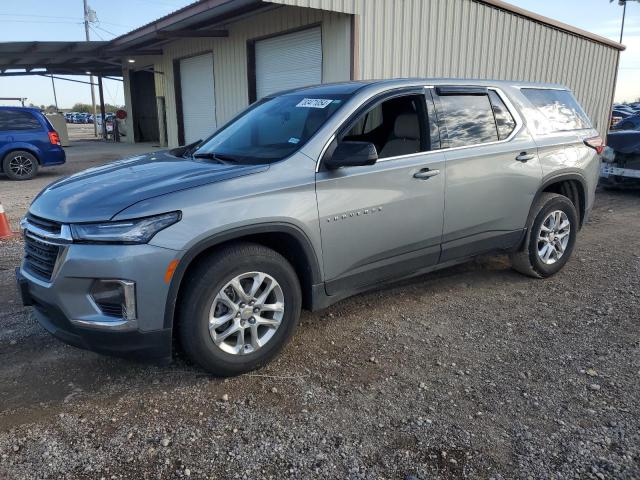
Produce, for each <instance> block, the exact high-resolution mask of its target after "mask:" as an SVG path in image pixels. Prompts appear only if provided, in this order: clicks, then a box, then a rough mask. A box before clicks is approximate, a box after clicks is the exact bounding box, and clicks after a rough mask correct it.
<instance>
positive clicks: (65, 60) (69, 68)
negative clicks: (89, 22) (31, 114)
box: [0, 41, 162, 77]
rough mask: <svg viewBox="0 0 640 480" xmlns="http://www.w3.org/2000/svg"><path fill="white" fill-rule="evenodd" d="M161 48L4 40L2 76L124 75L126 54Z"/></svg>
mask: <svg viewBox="0 0 640 480" xmlns="http://www.w3.org/2000/svg"><path fill="white" fill-rule="evenodd" d="M160 53H162V52H161V50H139V49H136V50H132V49H122V48H114V46H113V45H112V44H111V42H98V41H95V42H94V41H88V42H87V41H82V42H2V43H0V76H17V75H44V74H46V75H87V74H89V73H90V74H91V75H95V76H102V77H108V76H117V77H120V76H122V58H123V57H125V56H128V55H158V54H160Z"/></svg>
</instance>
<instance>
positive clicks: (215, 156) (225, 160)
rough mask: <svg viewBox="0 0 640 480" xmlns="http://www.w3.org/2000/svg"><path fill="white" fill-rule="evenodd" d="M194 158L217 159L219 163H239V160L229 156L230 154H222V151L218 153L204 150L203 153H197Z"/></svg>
mask: <svg viewBox="0 0 640 480" xmlns="http://www.w3.org/2000/svg"><path fill="white" fill-rule="evenodd" d="M193 158H204V159H207V160H216V161H217V162H218V163H222V164H223V165H228V164H230V163H238V160H237V159H235V158H233V157H231V156H229V155H222V154H220V153H216V152H203V153H196V154H195V155H194V156H193Z"/></svg>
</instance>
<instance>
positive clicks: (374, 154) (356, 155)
mask: <svg viewBox="0 0 640 480" xmlns="http://www.w3.org/2000/svg"><path fill="white" fill-rule="evenodd" d="M377 160H378V151H377V150H376V147H375V145H374V144H373V143H369V142H351V141H349V142H341V143H339V144H338V146H337V147H336V149H335V150H334V151H333V154H332V155H331V156H330V157H329V158H328V159H327V160H325V162H324V165H325V167H327V168H328V169H329V170H335V169H337V168H340V167H362V166H365V165H373V164H374V163H376V161H377Z"/></svg>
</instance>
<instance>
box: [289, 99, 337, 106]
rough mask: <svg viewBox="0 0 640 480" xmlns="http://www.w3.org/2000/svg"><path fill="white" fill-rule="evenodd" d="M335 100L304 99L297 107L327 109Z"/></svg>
mask: <svg viewBox="0 0 640 480" xmlns="http://www.w3.org/2000/svg"><path fill="white" fill-rule="evenodd" d="M332 102H333V100H331V99H328V98H303V99H302V100H301V101H300V103H298V104H297V105H296V107H298V108H326V107H327V105H330V104H331V103H332Z"/></svg>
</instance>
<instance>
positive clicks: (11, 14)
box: [0, 13, 82, 20]
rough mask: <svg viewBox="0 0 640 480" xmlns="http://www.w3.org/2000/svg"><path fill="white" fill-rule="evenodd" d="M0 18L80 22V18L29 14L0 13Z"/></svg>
mask: <svg viewBox="0 0 640 480" xmlns="http://www.w3.org/2000/svg"><path fill="white" fill-rule="evenodd" d="M0 17H27V18H32V17H37V18H62V19H66V20H82V19H81V18H80V17H61V16H56V15H31V14H29V15H27V14H23V13H0Z"/></svg>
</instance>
